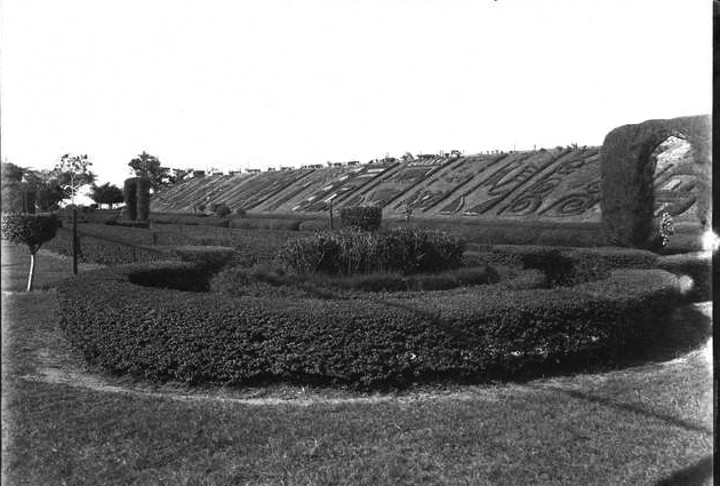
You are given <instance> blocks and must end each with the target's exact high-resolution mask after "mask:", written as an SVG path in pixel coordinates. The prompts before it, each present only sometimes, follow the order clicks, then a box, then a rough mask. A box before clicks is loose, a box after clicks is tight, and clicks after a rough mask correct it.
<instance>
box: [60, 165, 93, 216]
mask: <svg viewBox="0 0 720 486" xmlns="http://www.w3.org/2000/svg"><path fill="white" fill-rule="evenodd" d="M91 165H92V162H90V160H89V159H88V156H87V155H73V154H65V155H63V156H62V157H60V161H59V162H58V163H57V164H56V165H55V169H54V170H53V173H52V175H53V178H54V181H56V182H57V185H58V186H60V187H61V188H63V190H64V191H65V194H66V197H64V198H63V199H67V197H70V201H71V202H72V204H75V194H76V193H77V191H78V190H79V189H80V187H82V186H84V185H87V184H92V183H93V182H95V174H93V173H92V171H91V170H90V166H91Z"/></svg>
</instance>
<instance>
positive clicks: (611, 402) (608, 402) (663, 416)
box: [542, 386, 713, 484]
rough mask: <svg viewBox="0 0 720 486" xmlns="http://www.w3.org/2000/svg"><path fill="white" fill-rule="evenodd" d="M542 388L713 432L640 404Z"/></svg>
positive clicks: (707, 432) (696, 430)
mask: <svg viewBox="0 0 720 486" xmlns="http://www.w3.org/2000/svg"><path fill="white" fill-rule="evenodd" d="M542 390H551V391H555V392H558V393H563V394H565V395H567V396H569V397H572V398H576V399H578V400H585V401H588V402H592V403H597V404H599V405H603V406H605V407H610V408H615V409H618V410H623V411H625V412H631V413H635V414H638V415H643V416H645V417H649V418H655V419H658V420H662V421H663V422H665V423H667V424H670V425H673V426H675V427H680V428H682V429H685V430H690V431H694V432H701V433H703V434H708V435H712V434H713V431H712V429H710V428H708V427H704V426H702V425H698V424H695V423H693V422H690V421H687V420H683V419H680V418H678V417H675V416H673V415H669V414H666V413H660V412H657V411H654V410H651V409H649V408H646V407H642V406H640V405H636V404H631V403H623V402H618V401H615V400H612V399H609V398H605V397H603V396H598V395H591V394H590V393H584V392H580V391H577V390H567V389H564V388H559V387H555V386H550V387H548V386H543V387H542ZM663 484H664V483H663ZM671 484H675V483H671ZM677 484H681V483H677ZM682 484H685V483H682ZM693 484H694V483H693Z"/></svg>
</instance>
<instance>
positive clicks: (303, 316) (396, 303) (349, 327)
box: [57, 263, 678, 389]
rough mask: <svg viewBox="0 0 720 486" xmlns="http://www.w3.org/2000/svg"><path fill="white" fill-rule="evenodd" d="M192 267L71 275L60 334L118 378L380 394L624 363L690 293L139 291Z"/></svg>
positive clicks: (601, 285) (668, 277) (641, 281)
mask: <svg viewBox="0 0 720 486" xmlns="http://www.w3.org/2000/svg"><path fill="white" fill-rule="evenodd" d="M192 268H193V267H192V266H189V265H187V264H181V263H162V264H155V265H153V264H144V265H129V266H123V267H116V268H113V269H101V270H96V271H91V272H86V273H83V274H81V275H80V276H78V277H76V278H74V279H69V280H67V281H65V282H63V283H62V284H61V285H60V286H59V287H58V290H57V298H58V302H59V309H60V317H61V322H60V324H61V327H62V329H63V330H64V332H65V333H66V335H67V337H68V339H69V340H70V342H71V343H72V344H73V345H74V346H75V347H77V348H78V349H79V350H80V351H81V352H82V354H83V355H84V357H85V358H86V359H87V360H88V361H89V362H90V363H93V364H97V365H101V366H103V367H104V368H106V369H107V370H109V371H111V372H113V373H117V374H129V375H132V376H135V377H142V378H149V379H153V380H160V381H164V380H178V381H181V382H186V383H190V384H198V383H214V384H223V385H242V384H250V383H259V382H260V383H262V382H268V381H282V382H293V383H331V384H336V385H347V386H352V387H357V388H363V389H369V388H378V387H386V386H404V385H407V384H408V383H411V382H418V381H425V380H437V379H453V380H470V381H482V380H485V379H490V378H495V377H498V376H505V377H507V376H512V375H513V374H517V373H522V372H526V371H530V370H538V369H545V370H547V369H553V368H555V367H557V366H561V367H562V366H563V364H565V365H571V366H573V369H574V367H575V366H577V365H578V364H582V365H583V366H584V367H586V368H587V367H588V366H593V365H597V364H598V363H608V362H609V363H612V362H613V360H615V359H619V358H620V357H623V356H627V354H628V353H631V352H632V351H636V352H638V351H639V350H641V349H642V347H643V346H642V343H643V342H644V340H646V339H648V338H649V337H650V336H651V335H652V332H653V330H655V328H657V327H660V326H662V324H663V322H665V320H667V319H668V318H669V316H670V314H671V312H670V311H671V309H672V308H673V307H674V305H675V303H676V302H677V295H678V291H677V286H678V283H677V278H676V277H675V276H673V275H672V274H669V273H667V272H664V271H661V270H625V271H617V272H614V273H613V274H612V275H611V276H610V277H609V278H607V279H604V280H599V281H595V282H591V283H588V284H583V285H578V286H576V287H574V288H571V289H567V288H555V289H540V290H519V291H511V290H508V289H507V288H498V289H495V290H494V291H493V288H484V287H472V288H468V289H456V290H449V291H439V292H419V293H416V294H409V295H401V296H397V295H393V296H391V297H390V296H385V297H379V296H373V295H369V296H367V297H365V298H356V299H340V300H322V299H309V298H305V299H303V298H298V299H282V300H280V299H274V298H272V297H271V298H256V297H241V298H238V299H229V298H227V297H225V296H220V295H215V294H212V293H210V294H203V293H193V292H183V291H179V290H171V289H161V288H149V287H144V288H143V289H142V291H140V289H139V288H138V286H137V285H136V284H139V283H144V284H145V285H147V284H148V283H152V282H158V281H159V282H163V283H164V282H167V281H172V280H176V281H180V282H192V281H193V279H196V280H197V279H198V278H200V277H201V276H202V275H201V273H200V272H198V273H197V274H196V275H194V276H193V272H192V270H191V269H192ZM164 273H167V278H162V275H163V274H164ZM148 275H152V276H151V277H148ZM133 282H134V283H133ZM178 286H179V287H182V285H181V284H178ZM557 363H560V364H559V365H558V364H557ZM538 367H539V368H538Z"/></svg>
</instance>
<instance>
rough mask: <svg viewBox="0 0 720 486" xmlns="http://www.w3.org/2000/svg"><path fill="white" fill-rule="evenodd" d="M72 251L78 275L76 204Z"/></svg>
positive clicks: (75, 273)
mask: <svg viewBox="0 0 720 486" xmlns="http://www.w3.org/2000/svg"><path fill="white" fill-rule="evenodd" d="M72 252H73V275H77V273H78V238H77V207H75V206H73V230H72Z"/></svg>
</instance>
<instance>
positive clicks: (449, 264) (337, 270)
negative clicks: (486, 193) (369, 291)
mask: <svg viewBox="0 0 720 486" xmlns="http://www.w3.org/2000/svg"><path fill="white" fill-rule="evenodd" d="M464 250H465V240H464V239H462V238H460V237H457V236H453V235H450V234H447V233H444V232H442V231H430V230H423V229H420V228H408V229H404V228H399V229H389V230H383V231H374V232H360V231H353V230H349V231H348V230H341V231H322V232H318V233H316V234H315V235H314V236H312V237H309V238H300V239H296V240H293V241H290V242H288V243H287V244H286V245H285V246H284V247H283V248H282V250H281V251H280V253H279V254H278V259H279V261H280V262H281V264H282V265H283V266H284V268H286V269H287V270H288V271H291V272H295V273H300V274H308V273H326V274H329V275H337V274H341V275H354V274H363V273H373V272H401V273H403V274H412V273H431V272H440V271H443V270H449V269H453V268H458V267H460V265H461V264H462V257H463V252H464Z"/></svg>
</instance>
